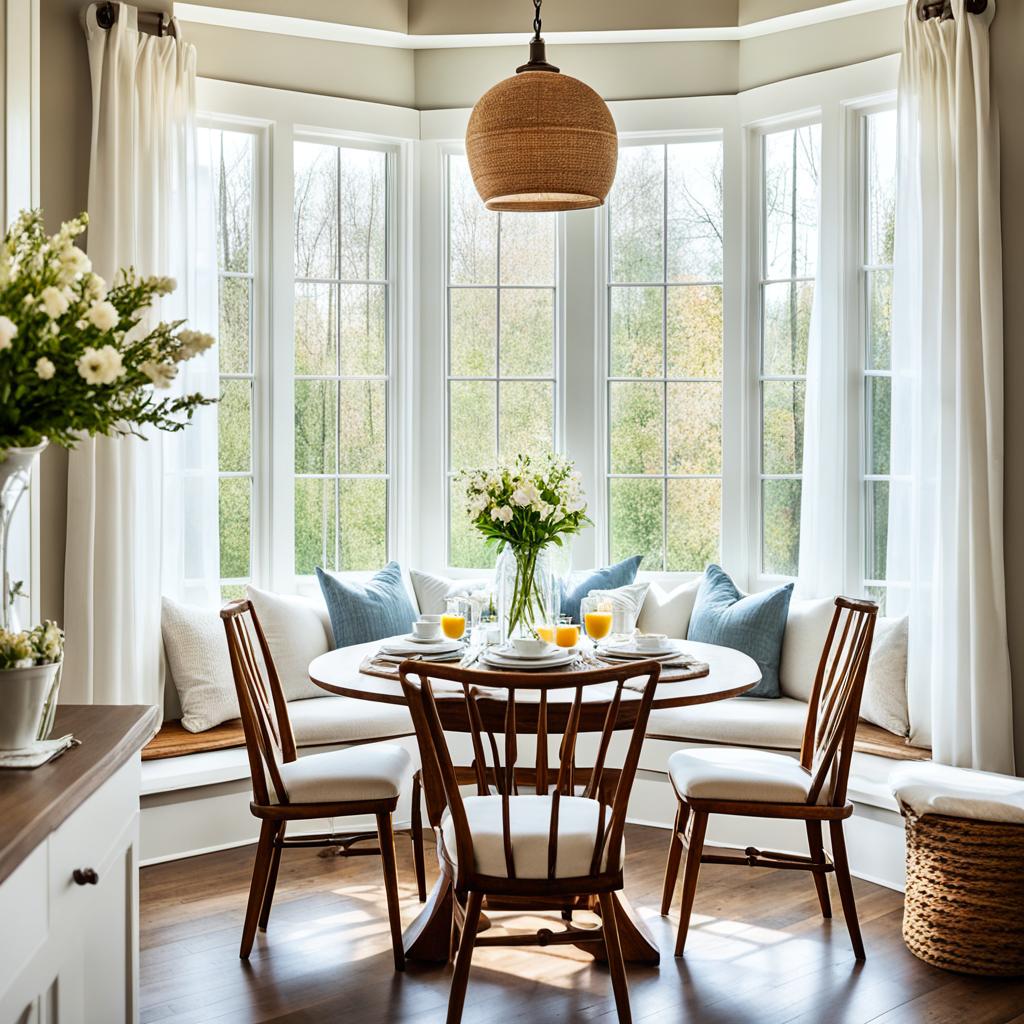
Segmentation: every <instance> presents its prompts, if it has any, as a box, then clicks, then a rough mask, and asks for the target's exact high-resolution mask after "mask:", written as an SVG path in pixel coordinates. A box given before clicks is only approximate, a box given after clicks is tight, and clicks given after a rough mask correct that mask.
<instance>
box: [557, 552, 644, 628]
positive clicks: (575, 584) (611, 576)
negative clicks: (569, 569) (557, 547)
mask: <svg viewBox="0 0 1024 1024" xmlns="http://www.w3.org/2000/svg"><path fill="white" fill-rule="evenodd" d="M643 557H644V556H643V555H634V556H633V557H632V558H626V559H624V560H623V561H621V562H616V563H615V565H607V566H605V567H604V568H603V569H595V570H594V571H593V572H591V573H588V574H587V576H586V577H583V578H581V577H579V576H570V577H569V578H568V579H564V580H560V581H559V587H560V588H561V592H562V615H568V616H569V617H570V620H571V621H572V622H579V621H580V601H582V600H583V598H585V597H586V596H587V594H589V593H590V592H591V591H592V590H615V589H616V588H617V587H628V586H629V584H630V583H632V582H633V581H634V580H635V579H636V571H637V569H639V568H640V563H641V561H643Z"/></svg>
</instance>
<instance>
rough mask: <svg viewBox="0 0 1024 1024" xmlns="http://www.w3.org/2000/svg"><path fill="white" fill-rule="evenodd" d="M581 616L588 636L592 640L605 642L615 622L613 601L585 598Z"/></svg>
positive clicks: (581, 603) (581, 607)
mask: <svg viewBox="0 0 1024 1024" xmlns="http://www.w3.org/2000/svg"><path fill="white" fill-rule="evenodd" d="M580 614H581V615H582V617H583V625H584V628H585V629H586V632H587V636H589V637H590V639H591V640H594V641H595V642H596V641H598V640H603V639H604V638H605V637H606V636H607V635H608V634H609V633H610V632H611V630H612V622H613V620H614V612H613V608H612V603H611V601H609V600H607V599H605V598H599V597H585V598H583V600H582V601H581V602H580Z"/></svg>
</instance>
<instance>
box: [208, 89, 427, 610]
mask: <svg viewBox="0 0 1024 1024" xmlns="http://www.w3.org/2000/svg"><path fill="white" fill-rule="evenodd" d="M197 84H198V88H197V92H198V101H199V106H200V108H201V110H203V111H204V112H205V111H211V113H209V114H206V113H204V114H203V115H202V117H203V119H204V121H210V122H217V123H218V125H219V126H223V127H234V126H240V125H241V126H245V125H248V126H250V127H251V128H259V130H260V131H261V132H262V133H263V136H264V138H265V140H266V141H265V145H264V150H263V153H264V156H263V168H264V174H263V177H262V180H263V182H265V183H266V185H265V188H264V189H263V191H262V193H261V204H260V211H261V228H260V230H261V231H262V232H263V234H262V236H261V237H262V239H263V242H262V243H261V244H259V245H258V246H256V247H255V249H256V252H257V254H258V258H259V260H260V261H261V264H265V270H264V274H265V278H264V280H265V282H266V285H265V299H264V301H263V303H261V305H260V309H261V314H262V315H263V317H264V319H263V331H262V333H263V341H262V343H261V345H260V349H261V352H260V358H259V359H258V357H257V344H256V339H255V338H254V353H253V370H254V373H255V374H256V384H255V387H254V401H253V419H254V430H253V468H254V472H255V474H256V480H255V481H254V498H253V525H252V530H253V544H252V549H253V555H252V565H251V577H250V579H251V582H252V583H253V584H255V585H256V586H260V587H266V588H268V589H272V590H275V591H280V592H284V593H288V592H298V593H314V592H316V591H317V590H318V586H317V583H316V580H315V577H312V576H303V577H299V576H297V575H296V573H295V516H294V492H295V483H294V481H295V438H294V343H293V337H294V323H293V304H294V297H293V292H294V287H295V267H294V224H293V220H292V218H293V189H294V184H293V146H294V143H295V141H298V140H304V141H319V142H329V143H331V144H336V145H340V146H344V147H349V148H372V149H375V150H383V151H385V152H387V153H388V154H389V159H388V185H389V193H390V194H389V210H388V239H387V244H388V261H389V267H388V271H389V289H388V308H387V312H386V316H387V330H388V354H387V364H386V365H387V370H388V384H387V389H388V424H387V432H388V463H387V470H388V477H389V495H388V537H387V550H388V557H389V558H398V559H399V560H403V561H407V560H408V556H409V551H410V546H409V541H408V535H409V529H408V527H407V525H406V524H405V523H403V522H402V519H401V517H400V516H399V513H398V510H399V508H400V507H403V506H406V505H407V503H408V502H409V501H410V498H411V492H410V487H409V480H410V473H409V465H408V463H409V460H408V459H402V458H401V457H400V456H399V453H400V452H403V451H409V450H411V448H412V445H411V444H410V441H409V439H410V438H411V436H412V434H413V420H414V416H415V410H414V409H413V408H412V404H413V403H412V401H411V398H412V395H411V385H410V378H411V374H410V373H408V372H407V371H406V363H407V362H408V361H409V360H408V354H409V352H410V351H411V348H412V337H413V335H414V332H413V330H412V324H413V309H414V302H413V293H412V286H411V283H410V282H411V281H412V272H411V268H412V266H413V258H412V254H413V245H412V240H411V239H412V224H413V221H414V219H415V215H416V206H415V198H414V195H413V192H412V187H411V182H412V180H413V176H414V169H415V165H414V154H413V152H412V140H414V139H415V138H417V136H418V115H417V114H416V112H415V111H410V110H406V109H404V108H399V107H384V106H382V105H380V104H373V103H363V102H359V101H354V100H344V99H336V98H333V97H323V96H309V95H305V94H300V93H291V92H286V91H284V90H278V89H268V88H264V87H260V86H248V85H240V84H238V83H232V82H219V81H214V80H211V79H199V81H198V83H197ZM213 112H215V113H213ZM254 219H255V218H254ZM255 231H256V227H255V225H254V232H255ZM260 269H261V268H257V273H259V271H260ZM255 305H256V304H255V301H254V307H255ZM255 329H256V328H255V325H254V330H255ZM353 575H356V576H360V575H363V573H360V572H355V573H353Z"/></svg>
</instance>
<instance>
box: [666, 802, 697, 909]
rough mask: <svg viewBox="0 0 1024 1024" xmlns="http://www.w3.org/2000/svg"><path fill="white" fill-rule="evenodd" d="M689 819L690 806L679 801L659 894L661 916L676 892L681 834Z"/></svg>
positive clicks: (681, 843)
mask: <svg viewBox="0 0 1024 1024" xmlns="http://www.w3.org/2000/svg"><path fill="white" fill-rule="evenodd" d="M689 817H690V805H689V804H687V803H684V802H683V801H682V800H680V801H679V807H678V808H677V809H676V823H675V826H674V828H673V829H672V838H671V840H670V841H669V844H668V862H667V863H666V864H665V886H664V888H663V889H662V892H661V916H662V917H665V915H666V914H668V911H669V907H671V906H672V894H673V893H674V892H675V891H676V879H677V878H678V877H679V860H680V858H681V857H682V855H683V837H682V834H681V833H682V832H683V831H684V830H685V829H686V822H687V819H688V818H689Z"/></svg>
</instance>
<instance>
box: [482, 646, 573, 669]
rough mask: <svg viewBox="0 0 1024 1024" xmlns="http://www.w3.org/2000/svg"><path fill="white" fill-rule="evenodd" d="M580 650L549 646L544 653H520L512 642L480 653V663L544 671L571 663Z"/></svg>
mask: <svg viewBox="0 0 1024 1024" xmlns="http://www.w3.org/2000/svg"><path fill="white" fill-rule="evenodd" d="M578 654H579V651H577V650H576V648H575V647H549V648H548V650H547V651H545V652H544V653H543V654H534V655H525V654H519V653H518V652H517V651H516V650H515V648H514V647H512V645H511V644H502V645H501V646H500V647H489V648H488V649H487V650H486V651H484V653H483V654H481V655H480V663H481V664H483V665H486V666H487V668H503V669H513V670H515V671H519V672H531V671H538V672H539V671H543V670H544V669H549V668H563V667H564V666H566V665H571V664H572V663H573V662H574V661H575V660H576V657H577V655H578Z"/></svg>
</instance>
